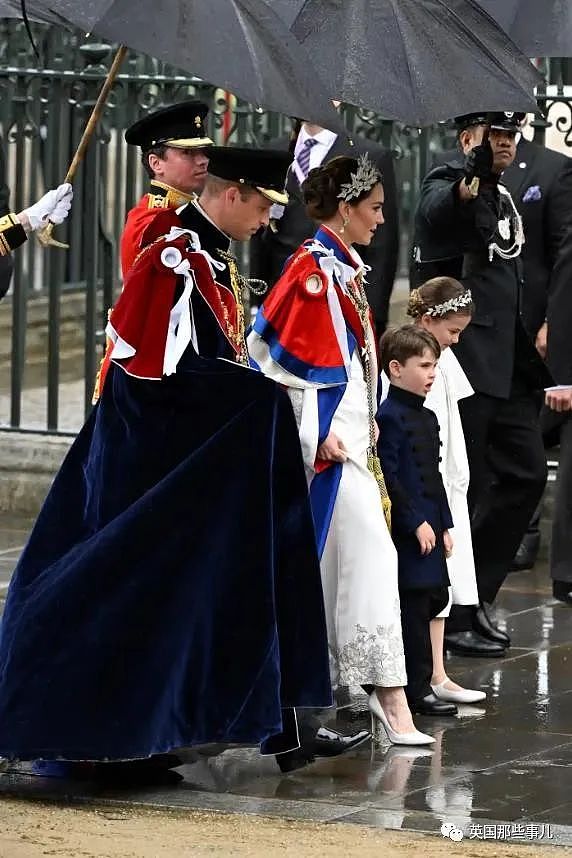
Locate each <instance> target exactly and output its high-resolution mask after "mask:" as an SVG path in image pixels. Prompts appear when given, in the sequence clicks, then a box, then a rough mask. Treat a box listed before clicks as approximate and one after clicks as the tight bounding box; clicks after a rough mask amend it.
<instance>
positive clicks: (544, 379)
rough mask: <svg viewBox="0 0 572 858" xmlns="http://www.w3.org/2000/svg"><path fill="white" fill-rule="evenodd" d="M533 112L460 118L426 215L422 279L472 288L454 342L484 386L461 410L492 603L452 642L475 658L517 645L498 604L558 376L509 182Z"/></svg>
mask: <svg viewBox="0 0 572 858" xmlns="http://www.w3.org/2000/svg"><path fill="white" fill-rule="evenodd" d="M522 118H523V114H519V113H515V112H510V111H506V112H503V113H492V114H491V113H488V114H487V113H485V114H479V113H472V114H468V115H465V116H461V117H459V118H458V119H457V120H456V122H457V128H458V134H459V137H458V139H459V145H460V148H461V158H460V159H451V160H450V161H449V162H447V163H446V164H444V165H441V166H438V167H436V168H435V169H433V170H431V172H430V173H429V174H428V175H427V176H426V177H425V179H424V181H423V185H422V188H421V196H420V201H419V205H418V209H417V213H416V221H415V240H416V250H415V259H416V263H417V277H418V279H419V282H424V281H425V280H427V279H429V278H430V277H434V276H436V275H439V274H444V275H452V276H454V277H456V278H458V279H461V281H462V283H463V284H464V285H465V287H466V288H469V289H470V290H471V292H472V294H473V298H474V301H475V306H476V312H475V314H474V316H473V319H472V322H471V324H470V325H469V327H468V328H467V330H466V331H465V333H464V334H463V337H462V338H461V341H460V342H459V343H458V345H457V346H455V347H454V351H455V354H456V356H457V358H458V359H459V362H460V363H461V366H462V367H463V370H464V371H465V373H466V375H467V377H468V379H469V382H470V383H471V386H472V387H473V389H474V391H475V394H474V396H471V397H469V398H467V399H465V400H463V402H462V403H461V405H460V410H461V417H462V420H463V429H464V432H465V440H466V444H467V453H468V457H469V465H470V470H471V483H470V488H469V496H468V500H469V508H470V512H471V522H472V535H473V548H474V553H475V565H476V572H477V585H478V590H479V597H480V600H481V604H480V606H479V607H478V609H470V608H460V607H459V606H455V607H454V609H453V611H452V612H451V617H450V618H449V621H448V626H447V635H446V642H447V644H448V646H449V648H450V649H452V650H454V651H456V652H459V653H460V654H466V655H502V653H503V651H504V648H505V647H506V646H508V645H509V644H510V640H509V638H508V636H507V635H506V634H505V633H504V632H503V631H501V630H500V629H499V628H498V627H497V626H496V625H495V624H494V622H492V621H491V618H490V616H489V614H488V609H487V606H488V605H490V604H491V603H492V602H493V601H494V599H495V598H496V595H497V593H498V591H499V589H500V587H501V586H502V583H503V581H504V579H505V577H506V575H507V573H508V571H509V568H510V565H511V563H512V559H513V557H514V554H515V552H516V550H517V548H518V546H519V544H520V541H521V539H522V536H523V534H524V532H525V531H526V528H527V526H528V522H529V520H530V517H531V515H532V513H533V511H534V509H535V507H536V505H537V503H538V501H539V500H540V497H541V495H542V492H543V489H544V484H545V480H546V459H545V455H544V447H543V443H542V435H541V432H540V427H539V422H538V408H537V400H536V397H537V395H538V391H539V390H541V389H542V388H544V387H546V386H548V385H549V384H550V382H551V379H550V375H549V373H548V370H547V369H546V367H545V365H544V363H543V362H542V360H541V358H540V357H539V355H538V352H537V351H536V349H535V347H534V343H533V342H532V341H531V340H530V339H529V336H528V335H527V333H526V331H525V328H524V325H523V322H522V318H521V315H522V307H523V302H522V286H523V268H522V261H521V259H520V255H521V248H522V245H523V242H524V234H523V228H522V220H521V217H520V215H519V214H518V211H517V209H516V206H515V204H514V202H513V200H512V197H511V196H510V193H509V192H508V190H507V189H506V188H505V187H504V185H503V184H502V173H503V170H505V169H506V168H507V167H509V166H510V164H511V163H512V162H513V160H514V157H515V153H516V134H517V132H518V131H519V128H520V123H521V121H522ZM485 129H487V133H488V138H487V137H485V135H484V132H485ZM461 614H463V616H461ZM482 636H484V637H485V638H486V639H488V641H489V643H488V644H487V643H486V641H484V642H483V640H482ZM487 647H488V651H487Z"/></svg>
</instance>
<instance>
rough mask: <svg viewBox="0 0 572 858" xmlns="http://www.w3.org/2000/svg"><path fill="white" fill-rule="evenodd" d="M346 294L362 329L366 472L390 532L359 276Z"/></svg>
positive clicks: (364, 298)
mask: <svg viewBox="0 0 572 858" xmlns="http://www.w3.org/2000/svg"><path fill="white" fill-rule="evenodd" d="M352 285H353V286H354V287H355V291H354V290H353V289H352ZM347 294H348V297H349V299H350V301H351V302H352V304H353V305H354V307H355V309H356V310H357V313H358V316H359V318H360V321H361V325H362V329H363V338H364V349H363V352H362V364H363V375H364V380H365V383H366V387H367V407H368V417H369V447H368V449H367V467H368V470H369V471H370V472H371V473H372V474H373V476H374V477H375V481H376V483H377V486H378V488H379V494H380V496H381V505H382V508H383V515H384V516H385V521H386V524H387V528H388V530H389V531H390V532H391V499H390V497H389V493H388V491H387V486H386V485H385V477H384V476H383V471H382V469H381V462H380V461H379V456H378V455H377V442H376V438H375V428H376V422H375V403H374V396H373V387H372V378H371V365H372V354H371V343H370V338H369V335H368V334H369V304H368V300H367V296H366V294H365V289H364V287H363V281H362V278H361V275H359V274H358V275H357V276H356V278H355V279H354V280H353V283H349V284H348V293H347Z"/></svg>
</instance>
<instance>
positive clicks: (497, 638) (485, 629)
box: [473, 604, 510, 647]
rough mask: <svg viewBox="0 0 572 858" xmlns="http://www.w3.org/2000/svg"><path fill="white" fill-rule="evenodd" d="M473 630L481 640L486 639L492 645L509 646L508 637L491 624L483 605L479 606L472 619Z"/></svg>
mask: <svg viewBox="0 0 572 858" xmlns="http://www.w3.org/2000/svg"><path fill="white" fill-rule="evenodd" d="M473 629H474V631H475V632H476V633H477V634H478V635H481V637H483V638H488V639H489V640H491V641H493V642H494V643H499V644H501V646H504V647H508V646H510V638H509V636H508V635H507V634H506V632H503V631H501V630H500V629H499V627H498V626H497V625H495V623H493V621H492V620H491V618H490V617H489V615H488V613H487V609H486V607H485V606H484V605H483V604H481V605H479V607H478V608H477V610H476V613H475V615H474V617H473Z"/></svg>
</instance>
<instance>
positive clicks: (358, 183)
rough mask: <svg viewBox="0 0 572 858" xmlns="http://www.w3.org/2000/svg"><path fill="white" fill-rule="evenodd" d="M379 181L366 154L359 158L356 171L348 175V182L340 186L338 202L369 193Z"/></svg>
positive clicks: (376, 172) (375, 169)
mask: <svg viewBox="0 0 572 858" xmlns="http://www.w3.org/2000/svg"><path fill="white" fill-rule="evenodd" d="M380 181H381V176H380V173H379V170H378V169H377V167H375V165H374V164H372V163H371V161H370V160H369V158H368V156H367V152H366V153H365V154H363V155H360V156H359V158H358V166H357V170H356V172H355V173H350V181H349V182H345V183H344V184H343V185H341V187H340V192H339V194H338V200H344V201H345V202H348V200H353V199H354V198H356V197H359V196H360V195H361V194H363V193H364V191H371V189H372V188H373V187H374V186H375V185H377V184H378V182H380Z"/></svg>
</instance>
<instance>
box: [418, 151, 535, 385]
mask: <svg viewBox="0 0 572 858" xmlns="http://www.w3.org/2000/svg"><path fill="white" fill-rule="evenodd" d="M462 178H463V168H462V166H461V165H460V164H459V162H458V161H454V162H451V163H449V164H445V165H443V166H441V167H436V168H435V169H434V170H431V172H430V173H429V174H428V175H427V176H426V177H425V179H424V181H423V185H422V187H421V195H420V199H419V205H418V208H417V212H416V218H415V240H416V246H417V257H418V277H419V280H420V281H421V282H424V281H425V280H428V279H429V278H430V277H434V276H436V275H439V274H446V275H450V276H456V277H459V278H460V279H461V280H462V282H463V283H464V284H465V286H467V287H468V288H470V289H471V291H472V293H473V299H474V301H475V307H476V311H475V314H474V316H473V320H472V322H471V324H470V325H469V326H468V328H467V329H466V330H465V332H464V333H463V335H462V337H461V339H460V341H459V343H458V345H457V346H455V354H456V355H457V357H458V358H459V361H460V363H461V365H462V367H463V369H464V370H465V372H466V374H467V376H468V378H469V381H470V383H471V384H472V386H473V387H474V389H475V390H476V391H478V392H480V393H485V394H488V395H489V396H495V397H499V398H501V399H506V398H508V397H509V396H510V395H511V390H512V384H513V373H514V371H515V369H517V370H518V377H519V379H521V380H522V381H523V382H524V383H525V384H526V387H527V388H528V389H529V390H535V389H540V388H542V387H546V386H548V385H549V384H550V383H551V378H550V374H549V373H548V370H547V369H546V367H545V365H544V363H543V362H542V360H541V358H540V356H539V355H538V352H537V351H536V349H535V348H534V345H533V343H532V342H531V340H530V338H529V337H528V335H527V334H526V332H525V329H524V327H523V324H522V320H521V315H520V313H521V296H522V293H521V285H522V263H521V260H520V258H516V259H501V258H500V257H499V256H497V255H495V256H493V259H492V260H490V259H489V253H488V246H489V243H490V242H491V240H493V238H494V240H495V241H496V242H498V243H499V244H500V245H501V246H503V243H504V242H503V239H502V237H501V236H500V234H499V232H498V221H499V218H500V217H504V215H505V214H506V213H507V209H506V207H503V201H502V197H501V196H500V195H499V192H498V190H497V189H496V188H494V187H493V188H489V189H487V188H481V190H480V193H479V195H478V196H477V197H476V198H475V199H474V200H471V201H468V202H461V201H460V200H459V195H458V184H459V182H460V181H461V180H462ZM512 240H513V238H512V236H511V237H510V238H509V239H508V240H506V245H507V246H510V244H511V243H512Z"/></svg>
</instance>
